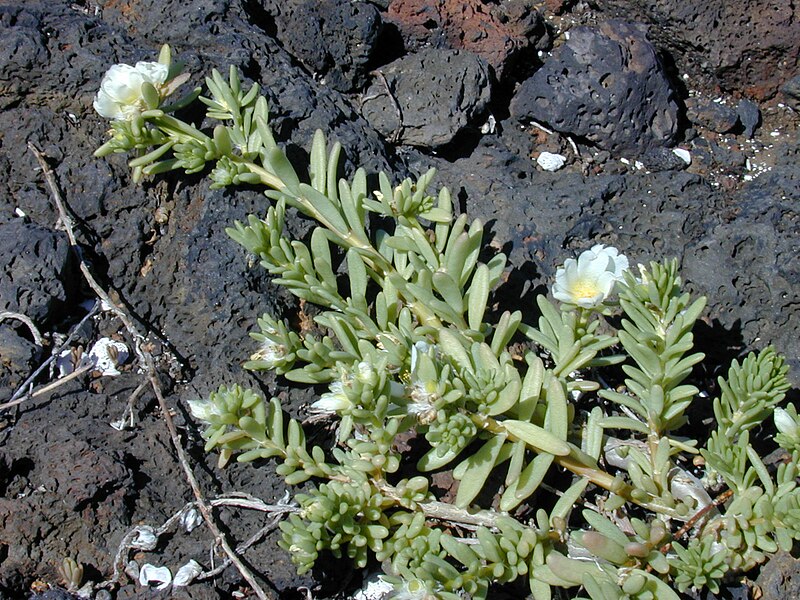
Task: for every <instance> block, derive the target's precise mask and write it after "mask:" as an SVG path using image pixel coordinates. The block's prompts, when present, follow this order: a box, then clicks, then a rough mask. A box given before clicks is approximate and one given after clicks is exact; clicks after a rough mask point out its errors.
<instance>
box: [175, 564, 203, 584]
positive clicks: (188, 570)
mask: <svg viewBox="0 0 800 600" xmlns="http://www.w3.org/2000/svg"><path fill="white" fill-rule="evenodd" d="M202 572H203V567H201V566H200V563H198V562H197V561H196V560H190V561H189V562H188V563H186V564H185V565H183V566H182V567H181V568H180V569H178V572H177V573H175V579H174V580H173V581H172V585H174V586H175V587H183V586H186V585H189V584H190V583H192V581H194V580H195V579H196V578H197V576H198V575H200V573H202Z"/></svg>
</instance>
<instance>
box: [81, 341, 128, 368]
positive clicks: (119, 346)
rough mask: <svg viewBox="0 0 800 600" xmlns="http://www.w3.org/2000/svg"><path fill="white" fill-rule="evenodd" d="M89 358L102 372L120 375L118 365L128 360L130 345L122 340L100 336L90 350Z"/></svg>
mask: <svg viewBox="0 0 800 600" xmlns="http://www.w3.org/2000/svg"><path fill="white" fill-rule="evenodd" d="M88 359H89V360H90V361H91V362H92V365H93V366H94V367H95V369H97V370H98V371H100V373H101V374H103V375H111V376H115V375H119V369H117V365H121V364H124V363H125V361H127V360H128V347H127V346H126V345H125V344H123V343H122V342H116V341H114V340H112V339H109V338H100V339H99V340H97V343H95V345H94V346H92V349H91V350H89V355H88Z"/></svg>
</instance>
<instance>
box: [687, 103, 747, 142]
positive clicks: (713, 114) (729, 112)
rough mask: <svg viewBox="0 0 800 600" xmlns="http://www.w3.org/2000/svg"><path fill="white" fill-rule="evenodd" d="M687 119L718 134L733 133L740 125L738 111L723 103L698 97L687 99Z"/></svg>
mask: <svg viewBox="0 0 800 600" xmlns="http://www.w3.org/2000/svg"><path fill="white" fill-rule="evenodd" d="M686 117H687V118H688V119H689V120H690V121H691V122H692V123H694V124H696V125H700V126H702V127H705V128H707V129H710V130H711V131H716V132H717V133H728V132H729V131H733V129H734V127H736V125H737V124H738V123H739V114H738V113H737V111H736V109H734V108H731V107H730V106H727V105H725V104H723V103H721V102H716V101H708V100H705V99H702V98H696V97H695V98H687V100H686Z"/></svg>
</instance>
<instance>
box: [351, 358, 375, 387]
mask: <svg viewBox="0 0 800 600" xmlns="http://www.w3.org/2000/svg"><path fill="white" fill-rule="evenodd" d="M356 370H357V371H358V372H357V373H356V380H357V381H358V382H359V383H361V384H363V385H375V384H376V383H377V381H378V374H377V373H376V372H375V369H374V368H373V367H372V365H371V364H370V363H368V362H367V361H364V360H362V361H361V362H360V363H358V365H357V366H356Z"/></svg>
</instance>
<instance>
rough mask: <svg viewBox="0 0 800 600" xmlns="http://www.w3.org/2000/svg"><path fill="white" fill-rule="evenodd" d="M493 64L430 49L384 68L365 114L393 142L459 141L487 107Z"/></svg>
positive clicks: (365, 103)
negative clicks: (460, 136)
mask: <svg viewBox="0 0 800 600" xmlns="http://www.w3.org/2000/svg"><path fill="white" fill-rule="evenodd" d="M490 95H491V89H490V85H489V68H488V66H487V64H486V61H484V60H483V59H482V58H479V57H477V56H475V55H474V54H472V53H470V52H467V51H464V50H434V49H429V50H424V51H422V52H420V53H419V54H412V55H409V56H406V57H403V58H400V59H398V60H396V61H394V62H392V63H390V64H388V65H387V66H385V67H383V68H382V69H381V70H380V71H379V72H378V73H377V76H376V78H375V79H374V80H373V82H372V85H370V87H369V89H368V90H367V92H366V94H365V96H364V100H363V107H362V114H363V115H364V117H365V118H366V119H367V121H369V123H370V125H372V126H373V127H374V128H375V129H377V130H378V131H379V132H380V133H381V134H382V135H384V136H386V137H387V138H389V140H390V141H393V142H396V143H401V144H409V145H411V146H422V147H428V148H435V147H437V146H443V145H445V144H447V143H449V142H451V141H452V140H453V138H454V137H455V136H456V134H458V133H459V132H460V131H461V130H462V129H463V128H464V127H466V126H467V125H469V124H470V123H472V124H474V123H473V121H474V119H475V117H477V116H478V115H480V114H481V113H483V112H484V110H485V109H486V107H487V105H488V103H489V98H490Z"/></svg>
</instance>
